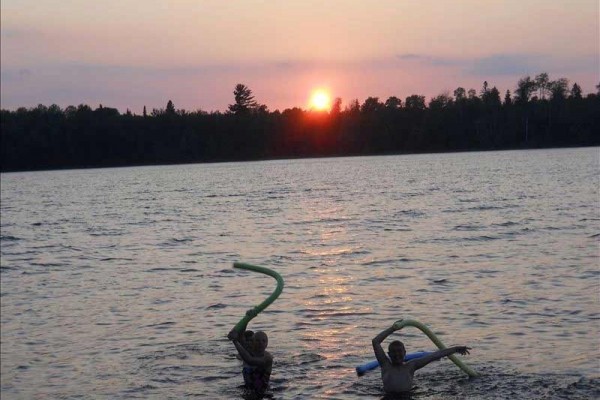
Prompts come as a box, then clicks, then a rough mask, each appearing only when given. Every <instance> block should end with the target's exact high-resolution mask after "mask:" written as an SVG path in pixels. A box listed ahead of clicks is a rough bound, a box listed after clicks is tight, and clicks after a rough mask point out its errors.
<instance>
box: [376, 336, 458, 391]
mask: <svg viewBox="0 0 600 400" xmlns="http://www.w3.org/2000/svg"><path fill="white" fill-rule="evenodd" d="M398 329H400V328H398V327H397V325H396V324H394V325H392V326H391V327H389V328H387V329H386V330H384V331H383V332H381V333H380V334H379V335H377V336H375V338H373V350H374V351H375V356H376V357H377V361H378V362H379V366H380V367H381V379H382V380H383V390H384V391H385V392H386V393H402V392H409V391H410V390H411V389H412V385H413V377H414V374H415V371H416V370H418V369H421V368H423V367H424V366H426V365H427V364H429V363H430V362H432V361H436V360H439V359H440V358H443V357H446V356H449V355H451V354H454V353H459V354H462V355H465V354H469V350H470V348H469V347H466V346H455V347H450V348H448V349H444V350H440V351H436V352H434V353H431V354H429V355H427V356H424V357H421V358H415V359H413V360H410V361H407V362H404V356H405V355H406V349H405V348H404V344H403V343H402V342H401V341H399V340H395V341H393V342H392V343H390V345H389V348H388V352H389V355H390V357H389V358H388V357H387V356H386V354H385V352H384V351H383V348H382V347H381V342H383V341H384V340H385V338H386V337H388V336H389V335H390V334H391V333H392V332H394V331H396V330H398Z"/></svg>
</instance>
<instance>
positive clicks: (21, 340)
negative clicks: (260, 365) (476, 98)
mask: <svg viewBox="0 0 600 400" xmlns="http://www.w3.org/2000/svg"><path fill="white" fill-rule="evenodd" d="M599 170H600V168H599V150H598V149H597V148H587V149H561V150H543V151H508V152H488V153H457V154H427V155H412V156H389V157H362V158H336V159H311V160H292V161H290V160H281V161H265V162H250V163H224V164H203V165H179V166H161V167H138V168H118V169H96V170H71V171H47V172H28V173H10V174H2V177H1V180H2V185H1V215H2V218H1V243H0V244H1V252H0V256H1V300H2V301H1V324H2V329H1V344H2V352H1V394H2V398H3V399H21V398H43V397H51V398H65V399H75V398H89V397H96V398H111V399H113V398H114V399H117V398H123V399H125V398H140V399H146V398H156V399H165V398H173V399H176V398H185V397H201V398H214V399H219V398H220V399H231V398H241V397H242V395H243V392H242V390H241V389H240V387H239V386H240V385H241V383H242V378H241V373H240V371H241V367H240V363H239V361H238V360H236V358H235V351H234V349H233V346H232V345H231V343H229V341H228V340H227V339H226V334H227V332H228V331H229V330H230V329H231V327H232V326H233V325H234V324H235V323H236V322H237V321H238V320H239V319H240V318H241V317H242V315H243V314H244V313H245V311H246V310H247V309H248V308H250V307H251V306H253V305H255V304H257V303H259V302H260V301H262V300H263V299H264V298H265V297H266V296H267V295H268V294H270V292H271V291H272V290H273V289H274V281H273V280H272V279H271V278H269V277H265V276H262V275H259V274H254V273H250V272H247V271H238V270H233V268H232V263H233V262H234V261H245V262H250V263H255V264H259V265H263V266H266V267H269V268H273V269H276V270H277V271H279V272H280V273H281V275H282V276H283V277H284V279H285V282H286V286H285V289H284V292H283V294H282V295H281V297H280V298H279V299H278V300H277V301H276V302H275V303H273V305H272V306H271V307H269V308H268V309H267V310H266V311H265V312H263V313H261V314H260V315H259V317H257V318H256V319H255V320H254V321H253V322H252V323H251V325H250V328H251V329H262V330H265V331H267V333H268V334H269V338H270V345H269V349H270V351H271V353H272V354H273V355H274V358H275V364H274V372H273V375H272V382H271V383H272V391H271V395H272V397H273V398H275V399H298V398H305V399H319V398H322V399H363V398H381V397H382V396H383V392H382V389H381V382H380V377H379V372H378V371H373V372H371V373H369V374H367V375H365V376H363V377H360V378H359V377H357V376H356V374H355V372H354V367H355V366H356V365H359V364H362V363H365V362H368V361H371V360H373V359H374V356H373V354H372V350H371V339H372V338H373V337H374V336H375V335H376V334H377V333H379V332H380V331H381V330H383V329H384V328H386V327H388V326H389V325H390V324H392V323H393V322H394V321H395V320H397V319H399V318H407V317H412V318H415V319H418V320H420V321H421V322H424V323H426V324H428V325H429V326H430V327H431V328H432V329H433V330H434V331H435V332H437V333H438V335H439V337H440V338H441V339H442V341H444V342H445V343H446V344H447V345H454V344H465V345H469V346H471V347H472V348H473V350H472V353H471V355H470V356H468V357H467V358H466V361H467V363H468V364H469V365H470V366H471V367H472V368H474V369H475V370H477V371H478V372H480V373H481V374H482V377H480V378H478V379H474V380H469V379H467V378H466V376H465V375H464V374H463V373H462V372H461V371H460V370H459V369H458V368H456V367H455V366H454V365H453V364H452V363H451V362H450V361H448V360H443V361H441V362H437V363H434V364H432V365H430V366H428V367H427V368H426V369H424V370H421V371H419V372H418V373H417V379H416V384H417V388H416V389H415V391H414V393H413V397H414V398H416V399H447V398H452V397H453V396H454V397H455V398H477V399H498V398H507V399H508V398H540V399H542V398H543V399H546V398H575V399H576V398H582V399H584V398H586V399H587V398H594V397H598V396H600V390H599V380H598V378H599V375H600V361H599V360H600V350H599V342H598V340H599V339H598V338H599V334H600V322H599V321H600V308H599V296H598V293H600V269H599V267H598V264H599V263H598V261H599V246H598V244H599V241H598V240H599V238H600V207H599V185H598V176H599V175H598V172H599ZM394 337H396V336H394ZM397 337H398V338H400V339H401V340H403V341H405V343H406V346H407V348H408V351H413V350H431V349H433V347H432V344H431V343H430V342H429V340H428V339H427V338H425V337H424V335H422V334H420V332H419V331H417V330H415V329H411V328H407V329H406V330H403V331H402V332H401V333H400V334H399V335H397Z"/></svg>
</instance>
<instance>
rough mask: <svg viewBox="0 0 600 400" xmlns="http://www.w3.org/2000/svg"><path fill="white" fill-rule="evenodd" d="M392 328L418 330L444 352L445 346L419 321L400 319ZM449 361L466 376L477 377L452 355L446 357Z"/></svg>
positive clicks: (476, 374) (475, 373)
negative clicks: (412, 327)
mask: <svg viewBox="0 0 600 400" xmlns="http://www.w3.org/2000/svg"><path fill="white" fill-rule="evenodd" d="M394 326H395V327H396V328H397V329H398V330H400V329H402V328H404V327H405V326H414V327H415V328H417V329H420V330H421V332H423V333H424V334H426V335H427V337H428V338H429V339H431V341H432V342H433V343H434V344H435V345H436V346H437V347H438V348H439V349H440V350H444V349H445V348H446V346H444V343H442V341H441V340H440V339H438V337H437V336H436V335H435V334H434V333H433V332H432V331H431V329H429V328H428V327H427V326H426V325H425V324H422V323H420V322H419V321H415V320H414V319H401V320H398V321H396V323H394ZM448 358H449V359H450V360H452V362H453V363H454V364H456V366H457V367H458V368H460V369H462V370H463V371H464V372H465V373H466V374H467V375H469V376H470V377H476V376H479V374H478V373H477V372H475V371H473V370H472V369H471V368H470V367H469V366H468V365H466V364H465V363H464V362H463V361H462V360H461V359H460V358H458V357H456V356H455V355H454V354H451V355H449V356H448Z"/></svg>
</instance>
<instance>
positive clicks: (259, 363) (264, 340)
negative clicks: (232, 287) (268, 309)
mask: <svg viewBox="0 0 600 400" xmlns="http://www.w3.org/2000/svg"><path fill="white" fill-rule="evenodd" d="M251 312H254V310H249V311H248V313H251ZM248 313H247V314H248ZM249 332H250V331H246V327H245V326H244V327H242V329H241V330H240V331H237V330H235V329H232V330H231V331H230V332H229V334H228V335H227V338H229V340H231V341H232V342H233V345H234V346H235V348H236V349H237V351H238V353H239V355H240V357H241V359H242V361H243V362H244V367H243V369H242V374H243V376H244V385H245V386H246V388H248V389H251V390H254V391H255V392H257V393H259V394H263V393H264V392H265V391H266V390H267V388H268V386H269V379H270V377H271V368H272V366H273V356H271V353H269V352H268V351H266V348H267V346H268V344H269V338H268V337H267V334H266V333H264V332H263V331H258V332H255V333H254V334H252V335H247V333H249Z"/></svg>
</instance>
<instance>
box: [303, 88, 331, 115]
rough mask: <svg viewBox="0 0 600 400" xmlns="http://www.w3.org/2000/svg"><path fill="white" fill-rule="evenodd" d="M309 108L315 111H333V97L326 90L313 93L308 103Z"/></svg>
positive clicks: (317, 90)
mask: <svg viewBox="0 0 600 400" xmlns="http://www.w3.org/2000/svg"><path fill="white" fill-rule="evenodd" d="M308 105H309V108H310V109H312V110H315V111H329V110H330V109H331V96H329V93H327V91H326V90H324V89H316V90H314V91H313V92H312V94H311V96H310V100H309V102H308Z"/></svg>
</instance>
